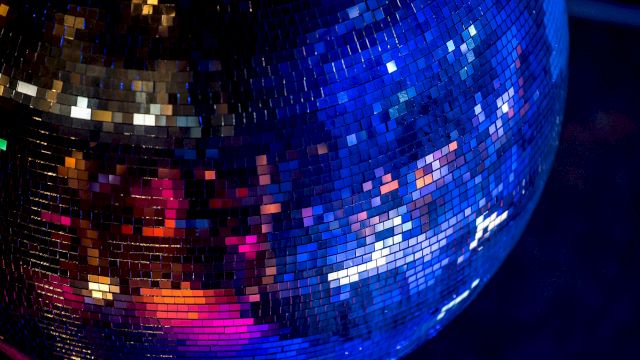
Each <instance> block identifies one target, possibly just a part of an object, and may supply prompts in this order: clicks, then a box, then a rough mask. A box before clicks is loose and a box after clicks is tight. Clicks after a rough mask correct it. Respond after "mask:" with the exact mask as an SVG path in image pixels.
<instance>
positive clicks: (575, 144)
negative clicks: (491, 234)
mask: <svg viewBox="0 0 640 360" xmlns="http://www.w3.org/2000/svg"><path fill="white" fill-rule="evenodd" d="M558 1H560V0H558ZM623 2H625V3H627V4H631V3H636V4H640V1H638V0H636V1H623ZM581 3H582V2H581V1H574V2H573V4H571V2H570V5H571V6H572V7H573V10H572V12H573V13H574V15H575V14H576V10H586V12H584V13H582V15H580V16H581V17H576V16H574V17H572V18H571V19H570V33H571V56H570V66H569V67H570V75H569V92H568V99H567V110H566V115H565V123H564V125H563V131H562V135H561V139H560V147H559V149H558V154H557V157H556V162H555V165H554V168H553V170H552V172H551V175H550V177H549V181H548V182H547V185H546V188H545V190H544V193H543V195H542V198H541V200H540V203H539V205H538V207H537V209H536V210H535V212H534V214H533V217H532V218H531V221H530V223H529V225H528V227H527V229H526V230H525V233H524V235H523V236H522V238H521V240H520V242H519V243H518V244H517V245H516V247H515V248H514V249H513V251H512V253H511V254H510V255H509V257H508V258H507V260H506V261H505V263H504V264H503V265H502V267H501V268H500V269H499V270H498V272H497V273H496V275H495V276H494V277H493V278H492V279H491V280H490V281H489V283H488V284H487V285H486V287H485V288H484V289H483V290H482V291H481V292H480V294H479V295H478V297H477V298H476V299H475V300H474V301H473V302H472V303H471V304H470V305H469V306H468V307H467V308H466V309H465V310H464V311H463V312H462V313H461V314H460V315H459V316H458V317H457V318H455V319H454V320H453V321H452V322H451V323H450V324H449V325H448V326H446V327H445V328H444V329H443V330H442V331H441V333H440V334H438V335H437V336H436V337H435V338H434V339H432V340H430V341H429V342H427V343H426V344H425V345H423V346H422V347H421V348H419V349H417V350H416V351H415V352H414V353H413V354H412V355H411V356H409V357H407V359H410V360H414V359H594V358H595V359H640V132H639V129H640V28H636V27H633V26H629V25H624V23H627V24H628V23H629V21H624V20H623V21H616V19H615V18H612V19H610V21H602V19H599V20H598V21H593V20H588V19H585V17H590V16H589V15H588V14H589V11H593V15H594V17H600V15H602V14H603V13H605V12H599V11H598V8H597V7H596V8H595V9H591V10H590V9H584V8H583V9H576V7H577V6H581V5H582V4H581ZM584 3H585V4H586V5H593V4H588V3H589V2H587V1H585V2H584ZM570 8H571V7H570ZM621 10H622V11H624V12H625V13H624V14H622V13H620V14H621V15H622V17H621V19H631V22H632V21H633V19H634V17H629V16H628V15H629V13H630V12H631V13H633V12H632V10H633V9H621ZM585 14H586V15H585ZM612 14H613V13H612ZM613 15H614V16H615V14H613ZM637 21H638V22H639V23H640V17H638V18H637Z"/></svg>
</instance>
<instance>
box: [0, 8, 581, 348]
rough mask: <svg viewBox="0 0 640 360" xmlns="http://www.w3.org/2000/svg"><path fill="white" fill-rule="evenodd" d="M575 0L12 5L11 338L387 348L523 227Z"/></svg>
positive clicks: (459, 304) (405, 337)
mask: <svg viewBox="0 0 640 360" xmlns="http://www.w3.org/2000/svg"><path fill="white" fill-rule="evenodd" d="M567 37H568V31H567V19H566V11H565V5H564V3H563V2H562V1H557V0H526V1H525V0H517V1H492V0H486V1H480V0H471V1H449V0H367V1H360V0H357V1H356V0H351V1H347V0H332V1H325V0H323V1H320V0H298V1H285V0H280V1H267V0H251V1H247V0H244V1H231V0H217V1H188V0H173V1H169V0H168V1H158V0H129V1H122V0H117V1H116V0H110V1H106V0H105V1H96V0H76V1H75V2H74V4H69V3H68V2H67V1H61V0H48V1H35V0H29V1H27V0H20V1H18V0H0V65H1V66H0V69H1V74H0V95H1V96H0V109H1V111H0V114H1V115H0V183H1V186H2V187H1V189H2V190H1V192H0V253H1V255H0V336H1V339H2V342H3V343H4V344H5V345H7V344H8V345H11V346H12V347H14V348H16V349H18V350H19V351H21V352H24V353H25V354H27V355H29V356H31V357H36V358H43V359H45V358H47V359H48V358H52V357H53V358H80V359H85V358H86V359H89V358H98V359H101V358H118V357H122V358H142V357H151V358H161V357H175V358H181V357H185V358H199V357H200V358H255V359H262V358H265V359H266V358H283V359H284V358H336V357H356V358H371V359H372V358H388V357H399V356H402V355H403V354H406V353H408V352H409V351H411V350H412V349H414V348H415V347H416V346H418V345H419V344H420V343H421V342H423V341H425V340H426V339H428V338H429V337H431V336H433V335H435V334H436V333H437V331H438V330H439V329H441V328H442V326H444V325H445V324H446V323H447V322H448V321H450V320H451V319H452V318H453V317H454V316H455V314H457V313H458V312H460V310H461V309H462V308H463V307H464V306H465V305H466V304H467V303H468V302H469V301H470V299H472V298H473V297H474V296H475V295H476V293H477V292H478V291H479V289H480V288H481V287H482V285H483V284H484V283H485V282H486V281H487V280H488V279H489V278H490V276H491V275H492V274H493V273H494V272H495V270H496V269H497V267H498V266H499V265H500V263H501V262H502V261H503V259H504V258H505V256H506V255H507V253H508V252H509V250H510V248H511V247H512V246H513V244H514V243H515V241H516V240H517V239H518V237H519V235H520V234H521V232H522V231H523V228H524V226H525V225H526V223H527V220H528V218H529V217H530V215H531V212H532V210H533V208H534V207H535V204H536V202H537V200H538V198H539V196H540V193H541V190H542V188H543V186H544V183H545V180H546V177H547V175H548V172H549V169H550V167H551V163H552V161H553V157H554V153H555V150H556V147H557V139H558V133H559V130H560V125H561V119H562V114H563V108H564V97H565V87H566V72H567V51H568V50H567V43H568V40H567Z"/></svg>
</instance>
